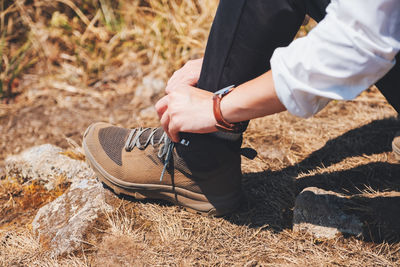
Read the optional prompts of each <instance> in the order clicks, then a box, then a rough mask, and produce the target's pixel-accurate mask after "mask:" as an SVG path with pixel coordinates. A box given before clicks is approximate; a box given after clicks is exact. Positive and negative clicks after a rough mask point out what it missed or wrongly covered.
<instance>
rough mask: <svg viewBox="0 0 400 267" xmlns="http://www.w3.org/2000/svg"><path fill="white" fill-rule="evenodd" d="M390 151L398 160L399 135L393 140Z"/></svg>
mask: <svg viewBox="0 0 400 267" xmlns="http://www.w3.org/2000/svg"><path fill="white" fill-rule="evenodd" d="M392 149H393V153H394V156H395V158H396V159H397V160H400V133H398V135H397V136H396V137H395V138H394V139H393V142H392Z"/></svg>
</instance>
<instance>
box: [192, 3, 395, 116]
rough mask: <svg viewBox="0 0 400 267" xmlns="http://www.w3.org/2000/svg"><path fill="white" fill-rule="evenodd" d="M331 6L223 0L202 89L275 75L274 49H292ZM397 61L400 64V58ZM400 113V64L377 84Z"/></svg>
mask: <svg viewBox="0 0 400 267" xmlns="http://www.w3.org/2000/svg"><path fill="white" fill-rule="evenodd" d="M329 3H330V0H221V1H220V3H219V7H218V10H217V14H216V16H215V18H214V22H213V25H212V28H211V32H210V36H209V39H208V43H207V48H206V52H205V56H204V62H203V67H202V71H201V75H200V79H199V82H198V87H199V88H202V89H205V90H208V91H211V92H215V91H217V90H218V89H221V88H223V87H226V86H229V85H232V84H234V85H240V84H242V83H244V82H246V81H249V80H251V79H253V78H255V77H257V76H259V75H261V74H263V73H265V72H266V71H268V70H269V69H270V64H269V61H270V58H271V56H272V53H273V52H274V50H275V48H277V47H283V46H287V45H288V44H289V43H290V42H291V41H292V40H293V38H294V36H295V34H296V33H297V31H298V30H299V28H300V26H301V24H302V22H303V20H304V17H305V15H306V14H308V15H309V16H310V17H312V18H313V19H315V20H316V21H320V20H322V19H323V18H324V16H325V14H326V12H325V9H326V7H327V6H328V4H329ZM396 59H397V60H398V61H400V54H398V55H397V57H396ZM377 87H378V88H379V90H380V91H381V92H382V93H383V95H384V96H385V97H386V98H387V100H388V101H389V103H390V104H391V105H392V106H393V107H394V108H395V109H396V110H397V112H400V64H397V65H396V66H395V67H394V68H393V69H392V70H391V71H390V72H389V73H388V74H386V76H385V77H383V78H382V79H381V80H380V81H379V82H378V83H377Z"/></svg>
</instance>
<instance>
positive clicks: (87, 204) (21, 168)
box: [6, 144, 112, 256]
mask: <svg viewBox="0 0 400 267" xmlns="http://www.w3.org/2000/svg"><path fill="white" fill-rule="evenodd" d="M63 152H64V153H63ZM67 155H69V156H67ZM74 156H76V155H75V154H73V153H72V154H71V153H65V151H63V150H62V149H61V148H59V147H56V146H53V145H50V144H46V145H41V146H36V147H32V148H30V149H28V150H26V151H24V152H22V153H21V154H19V155H16V156H11V157H8V158H7V159H6V174H7V176H9V177H13V176H14V177H20V178H23V179H24V182H30V181H39V182H40V183H42V184H44V185H45V187H46V188H47V190H52V189H53V188H54V187H55V186H56V185H57V181H58V179H59V177H60V176H63V177H64V178H66V179H67V180H68V181H69V182H71V185H70V188H69V189H68V190H67V191H66V192H65V193H64V194H63V195H61V196H59V197H58V198H57V199H55V200H54V201H53V202H50V203H48V204H47V205H45V206H43V207H42V208H40V209H39V211H38V212H37V214H36V216H35V218H34V220H33V223H32V230H33V232H34V233H35V234H36V235H38V237H39V240H40V241H41V242H42V244H43V245H44V246H46V247H48V248H49V249H50V251H51V253H52V254H53V256H59V255H63V254H68V253H71V252H73V251H76V250H77V249H80V248H81V246H82V244H84V243H85V242H87V241H88V240H89V239H90V237H92V236H94V234H93V233H94V232H96V231H95V225H97V226H98V225H99V224H101V218H102V217H104V216H102V215H104V214H105V213H106V212H109V211H112V207H111V206H110V205H109V204H107V203H106V197H109V195H110V194H111V193H110V192H109V191H107V190H105V189H104V188H103V185H102V184H101V183H100V182H99V181H97V180H96V179H95V178H94V177H95V175H94V172H93V171H92V170H91V169H90V167H89V166H88V165H87V164H86V163H85V162H84V161H82V160H77V159H73V158H74Z"/></svg>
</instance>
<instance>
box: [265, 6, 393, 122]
mask: <svg viewBox="0 0 400 267" xmlns="http://www.w3.org/2000/svg"><path fill="white" fill-rule="evenodd" d="M399 50H400V0H332V2H331V4H330V5H329V6H328V8H327V15H326V17H325V18H324V19H323V20H322V21H321V22H320V23H319V24H318V25H317V26H316V27H315V28H314V29H313V30H312V31H311V32H310V33H309V34H308V35H307V36H306V37H303V38H299V39H297V40H295V41H293V42H292V43H291V44H290V45H289V46H288V47H285V48H278V49H276V50H275V52H274V54H273V56H272V58H271V69H272V75H273V79H274V84H275V88H276V93H277V95H278V98H279V99H280V101H281V102H282V104H283V105H284V106H285V107H286V108H287V110H288V111H289V112H290V113H292V114H294V115H296V116H300V117H309V116H311V115H313V114H315V113H317V112H318V111H320V110H321V109H322V108H323V107H325V106H326V105H327V104H328V103H329V101H330V100H331V99H338V100H349V99H353V98H355V97H356V96H357V95H359V94H360V93H361V92H362V91H363V90H365V89H367V88H368V87H370V86H371V85H373V84H374V83H375V82H376V81H378V80H379V79H380V78H382V77H383V76H384V75H385V74H386V73H387V72H388V71H389V70H390V69H391V68H392V67H393V66H394V64H395V63H396V61H395V56H396V54H397V53H398V52H399ZM399 90H400V88H399Z"/></svg>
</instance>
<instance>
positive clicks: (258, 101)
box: [221, 71, 286, 122]
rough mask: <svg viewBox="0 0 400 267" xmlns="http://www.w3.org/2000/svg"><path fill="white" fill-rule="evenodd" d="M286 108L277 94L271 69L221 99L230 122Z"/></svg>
mask: <svg viewBox="0 0 400 267" xmlns="http://www.w3.org/2000/svg"><path fill="white" fill-rule="evenodd" d="M284 110H286V108H285V106H283V105H282V103H281V102H280V101H279V98H278V96H277V95H276V92H275V88H274V82H273V79H272V73H271V71H268V72H266V73H265V74H263V75H261V76H259V77H257V78H255V79H253V80H251V81H248V82H246V83H244V84H242V85H240V86H238V87H237V88H235V90H233V91H232V92H231V93H230V94H228V95H227V96H225V97H224V98H223V99H222V101H221V112H222V115H223V116H224V118H225V120H227V121H229V122H239V121H246V120H250V119H254V118H258V117H263V116H267V115H271V114H274V113H278V112H281V111H284Z"/></svg>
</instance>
